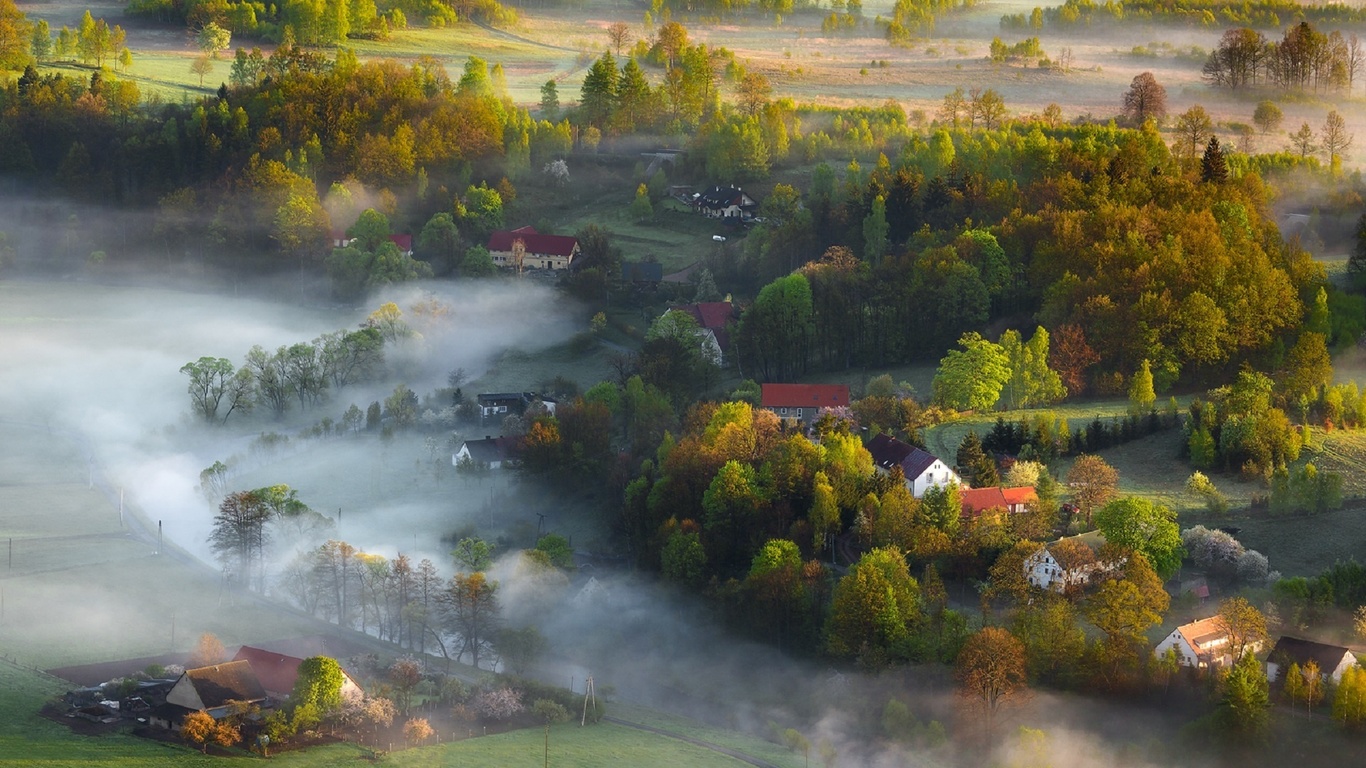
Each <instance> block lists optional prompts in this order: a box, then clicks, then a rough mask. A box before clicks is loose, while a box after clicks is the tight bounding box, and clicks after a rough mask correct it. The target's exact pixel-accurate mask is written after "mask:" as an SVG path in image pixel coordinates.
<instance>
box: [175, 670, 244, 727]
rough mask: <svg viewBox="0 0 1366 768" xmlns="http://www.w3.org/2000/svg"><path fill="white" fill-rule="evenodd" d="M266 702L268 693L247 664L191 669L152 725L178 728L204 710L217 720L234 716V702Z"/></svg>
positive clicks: (177, 683) (184, 675) (177, 685)
mask: <svg viewBox="0 0 1366 768" xmlns="http://www.w3.org/2000/svg"><path fill="white" fill-rule="evenodd" d="M266 701H267V696H266V689H265V688H264V687H263V686H262V685H261V681H260V680H259V679H258V678H257V677H256V672H255V671H254V670H253V669H252V668H251V664H250V663H248V662H246V661H229V662H224V663H222V664H214V665H212V666H208V667H199V668H198V669H187V670H185V673H184V674H182V675H181V676H180V679H179V680H176V683H175V685H174V686H172V687H171V691H170V693H167V694H166V704H165V705H163V706H161V707H158V708H157V709H156V710H155V711H154V713H153V716H152V724H153V725H161V726H162V727H165V728H174V727H176V725H177V724H178V723H179V722H180V721H181V720H184V718H185V715H187V714H189V713H191V712H197V711H199V710H201V709H202V710H204V711H205V712H208V713H209V714H210V715H212V716H213V718H214V719H215V720H217V719H219V718H221V717H226V716H227V715H229V714H231V713H232V712H231V710H232V705H231V702H242V703H245V704H264V703H266Z"/></svg>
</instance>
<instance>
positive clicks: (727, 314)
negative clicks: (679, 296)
mask: <svg viewBox="0 0 1366 768" xmlns="http://www.w3.org/2000/svg"><path fill="white" fill-rule="evenodd" d="M679 309H681V310H682V311H684V312H687V313H688V314H690V315H692V316H693V317H694V318H695V319H696V320H697V324H698V325H700V326H702V327H703V328H706V329H707V330H710V331H722V330H725V328H726V323H729V322H730V320H731V315H732V308H731V305H730V302H729V301H706V302H703V303H701V304H685V305H683V306H681V307H679Z"/></svg>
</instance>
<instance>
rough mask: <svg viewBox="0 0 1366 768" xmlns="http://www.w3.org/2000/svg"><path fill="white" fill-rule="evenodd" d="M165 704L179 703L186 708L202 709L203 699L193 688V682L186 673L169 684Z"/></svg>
mask: <svg viewBox="0 0 1366 768" xmlns="http://www.w3.org/2000/svg"><path fill="white" fill-rule="evenodd" d="M166 703H167V704H179V705H180V706H182V707H185V708H186V709H195V710H199V709H203V708H204V700H203V699H201V698H199V691H197V690H195V687H194V682H193V681H191V680H190V678H189V676H188V675H181V676H180V679H179V680H177V681H176V684H175V685H173V686H171V691H170V693H167V694H166Z"/></svg>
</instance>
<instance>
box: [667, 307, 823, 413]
mask: <svg viewBox="0 0 1366 768" xmlns="http://www.w3.org/2000/svg"><path fill="white" fill-rule="evenodd" d="M716 303H718V304H721V305H723V306H726V307H729V306H730V304H729V303H726V302H716ZM694 306H702V305H694ZM760 392H761V394H760V396H759V407H760V408H765V409H768V410H770V411H773V412H774V413H776V414H777V415H778V418H780V419H795V420H797V421H799V422H801V423H802V424H803V425H808V426H809V425H810V424H811V422H813V421H815V420H816V414H817V412H818V411H819V410H820V409H822V408H848V407H849V385H847V384H764V385H763V386H762V387H761V388H760Z"/></svg>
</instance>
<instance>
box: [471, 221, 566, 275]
mask: <svg viewBox="0 0 1366 768" xmlns="http://www.w3.org/2000/svg"><path fill="white" fill-rule="evenodd" d="M488 249H489V256H491V257H492V258H493V263H494V264H495V265H497V266H500V267H510V268H512V269H515V270H517V271H518V272H520V271H521V270H523V269H552V270H553V269H569V265H570V264H573V263H574V257H575V256H578V255H579V241H578V240H577V239H575V238H573V237H570V236H568V235H543V234H541V233H540V232H537V231H536V229H535V228H534V227H519V228H517V229H512V230H507V229H500V230H498V231H497V232H494V233H493V234H491V235H489V242H488Z"/></svg>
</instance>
